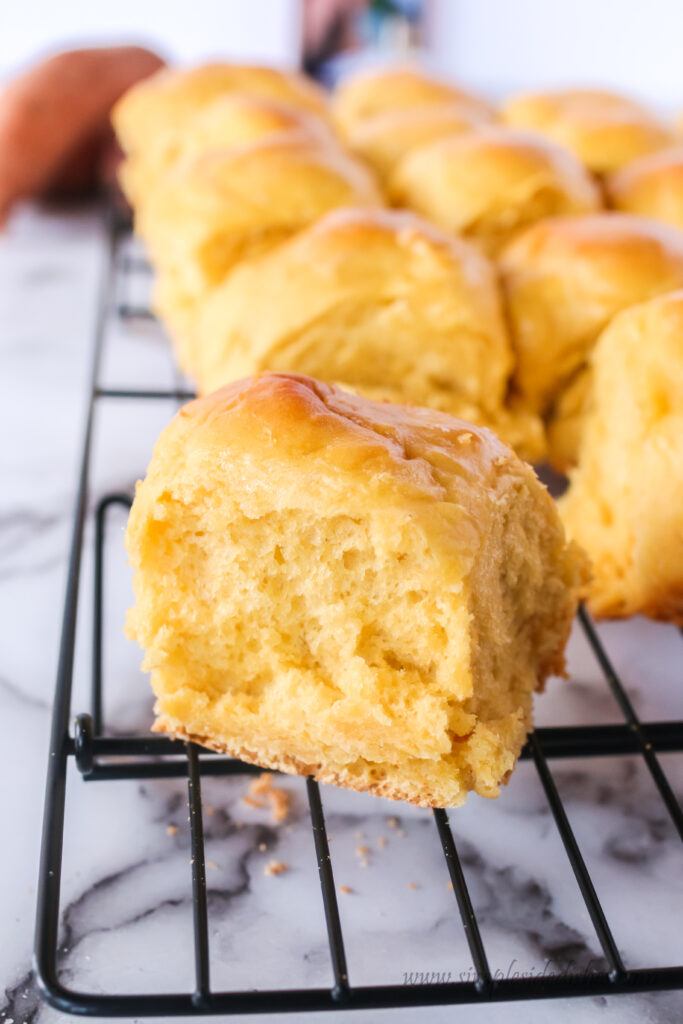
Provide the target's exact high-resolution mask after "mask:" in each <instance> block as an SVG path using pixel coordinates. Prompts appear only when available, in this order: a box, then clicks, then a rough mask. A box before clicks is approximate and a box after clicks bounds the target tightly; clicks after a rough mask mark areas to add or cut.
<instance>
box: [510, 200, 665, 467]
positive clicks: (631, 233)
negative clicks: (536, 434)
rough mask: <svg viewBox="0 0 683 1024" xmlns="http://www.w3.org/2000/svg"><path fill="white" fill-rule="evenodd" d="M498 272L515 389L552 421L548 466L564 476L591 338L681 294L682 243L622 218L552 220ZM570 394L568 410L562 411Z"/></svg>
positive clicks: (526, 237) (522, 240)
mask: <svg viewBox="0 0 683 1024" xmlns="http://www.w3.org/2000/svg"><path fill="white" fill-rule="evenodd" d="M500 268H501V274H502V281H503V288H504V293H505V296H506V301H507V311H508V317H509V322H510V327H511V330H512V341H513V345H514V347H515V350H516V357H517V369H516V373H515V387H516V390H517V391H518V392H519V393H520V395H521V397H522V399H523V401H524V402H525V404H526V405H527V406H528V407H529V408H531V409H533V410H535V411H536V412H539V413H542V414H545V415H547V416H548V418H549V420H550V421H551V429H550V456H551V459H552V460H553V462H554V463H555V464H556V465H558V466H559V467H560V468H562V467H564V466H565V465H567V464H571V462H572V461H573V458H574V455H575V452H573V451H572V450H571V449H572V445H573V444H575V438H576V434H577V432H578V422H577V419H576V417H578V419H579V420H580V418H581V414H580V401H579V397H580V395H581V393H582V391H583V390H585V383H582V382H580V381H578V377H579V375H580V374H581V373H583V372H584V371H585V366H586V360H587V358H588V356H589V353H590V350H591V349H592V347H593V345H594V344H595V341H596V339H597V337H598V334H599V333H600V331H601V330H602V329H603V328H604V327H605V326H606V324H607V323H609V321H610V320H611V319H612V317H613V316H615V314H616V313H618V312H620V311H621V310H622V309H625V308H626V307H627V306H631V305H633V304H634V303H636V302H641V301H643V300H644V299H647V298H651V297H654V296H655V295H658V294H661V293H663V292H667V291H671V290H672V289H673V288H679V287H683V233H682V232H679V231H677V230H676V229H675V228H672V227H668V226H667V225H664V224H660V223H658V222H657V221H654V220H647V219H645V218H644V217H635V216H631V215H629V214H622V213H601V214H595V215H593V216H588V217H554V218H549V219H548V220H544V221H541V222H540V223H538V224H535V225H534V226H533V227H531V228H529V229H528V230H527V231H525V232H524V234H523V235H520V237H519V238H517V239H516V240H515V241H513V242H512V244H511V245H510V246H508V248H507V249H506V250H505V252H504V253H503V255H502V258H501V262H500ZM570 385H571V386H572V389H573V391H572V393H570V399H571V401H569V405H568V407H565V408H564V409H562V406H561V401H562V396H563V393H564V392H565V391H566V389H567V388H568V387H569V386H570ZM577 402H578V406H579V408H578V410H577ZM558 403H560V404H559V406H558ZM566 419H568V421H569V422H568V424H567V423H565V420H566ZM565 426H566V427H567V430H566V431H565V430H564V427H565Z"/></svg>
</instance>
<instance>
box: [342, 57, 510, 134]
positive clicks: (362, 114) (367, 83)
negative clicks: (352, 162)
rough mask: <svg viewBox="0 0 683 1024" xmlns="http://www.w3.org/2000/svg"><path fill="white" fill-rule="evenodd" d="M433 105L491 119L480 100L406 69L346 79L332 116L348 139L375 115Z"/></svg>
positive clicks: (380, 70) (413, 69) (486, 108)
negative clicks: (449, 106)
mask: <svg viewBox="0 0 683 1024" xmlns="http://www.w3.org/2000/svg"><path fill="white" fill-rule="evenodd" d="M436 103H445V104H452V103H457V104H458V105H459V106H461V107H463V106H469V107H470V108H471V109H472V110H474V111H479V112H480V113H481V114H482V115H485V116H486V115H488V116H491V107H490V106H489V104H488V103H486V102H485V101H484V100H482V99H480V97H478V96H474V95H473V94H472V93H470V92H467V91H465V90H464V89H461V88H459V87H458V86H457V85H454V84H453V83H452V82H446V81H444V80H443V79H441V78H436V77H435V76H433V75H430V74H428V73H427V72H425V71H419V70H418V69H417V68H410V67H388V68H373V69H372V70H370V71H360V72H359V73H358V74H355V75H351V76H350V77H349V78H346V79H345V80H344V81H343V82H342V83H341V84H340V85H339V86H337V89H336V91H335V92H334V94H333V96H332V114H333V117H334V121H335V124H336V125H337V128H338V129H339V131H340V132H341V133H342V135H344V136H346V137H348V138H350V137H351V133H352V131H353V129H354V128H355V126H356V125H358V123H359V122H360V121H364V120H366V119H367V118H369V117H374V116H375V115H376V114H385V113H387V112H388V111H390V110H407V109H408V108H409V107H422V106H424V105H425V104H436Z"/></svg>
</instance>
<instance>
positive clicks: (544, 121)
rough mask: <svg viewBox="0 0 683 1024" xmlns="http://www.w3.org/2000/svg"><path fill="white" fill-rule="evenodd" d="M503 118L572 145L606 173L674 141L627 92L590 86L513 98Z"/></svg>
mask: <svg viewBox="0 0 683 1024" xmlns="http://www.w3.org/2000/svg"><path fill="white" fill-rule="evenodd" d="M501 116H502V118H503V120H504V121H505V122H506V123H507V124H510V125H513V126H515V127H518V128H532V129H533V130H534V131H537V132H540V133H541V134H543V135H547V136H548V138H550V139H553V140H554V141H555V142H559V143H561V144H562V145H563V146H566V147H567V148H568V149H571V150H572V152H574V153H575V154H576V155H577V156H578V157H579V159H580V160H582V161H583V162H584V163H585V164H586V166H587V167H589V168H590V170H591V171H595V172H596V173H597V174H604V173H605V172H607V171H614V170H616V168H618V167H623V166H624V164H627V163H630V161H631V160H635V159H636V158H637V157H639V156H643V155H644V154H645V153H653V152H654V151H655V150H658V149H663V148H664V147H665V146H670V145H671V144H672V141H673V140H672V132H671V131H670V129H669V128H668V127H667V126H666V125H665V124H664V123H663V122H662V121H660V120H659V119H658V118H657V117H655V115H654V114H652V113H651V112H650V111H649V110H646V109H645V108H644V107H643V106H641V105H640V104H639V103H636V102H635V101H634V100H632V99H629V98H628V97H626V96H618V95H616V94H615V93H611V92H600V91H598V90H590V89H570V90H564V91H558V92H534V93H525V94H523V95H519V96H513V97H512V98H511V99H509V100H508V101H507V103H506V104H505V105H504V106H503V109H502V111H501Z"/></svg>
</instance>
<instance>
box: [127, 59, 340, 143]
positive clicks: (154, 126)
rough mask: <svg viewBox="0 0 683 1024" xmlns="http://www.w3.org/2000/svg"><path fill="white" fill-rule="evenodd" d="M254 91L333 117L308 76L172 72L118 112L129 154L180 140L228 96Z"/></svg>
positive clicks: (234, 68)
mask: <svg viewBox="0 0 683 1024" xmlns="http://www.w3.org/2000/svg"><path fill="white" fill-rule="evenodd" d="M236 92H238V93H248V94H249V95H251V96H258V97H261V98H262V99H270V100H276V101H280V102H285V103H288V104H290V105H291V106H295V107H299V108H301V109H302V110H308V111H310V112H311V113H314V114H317V115H318V116H319V117H326V116H327V99H326V96H325V93H324V92H323V91H322V90H321V89H320V88H319V87H318V86H317V85H315V83H314V82H312V81H311V80H310V79H308V78H306V77H305V76H304V75H300V74H297V73H296V72H291V71H278V70H277V69H276V68H268V67H259V66H254V65H247V64H218V63H216V64H204V65H202V66H201V67H195V68H166V69H164V70H163V71H160V72H159V73H158V74H156V75H153V76H152V77H151V78H148V79H147V80H146V81H145V82H141V83H140V84H139V85H137V86H135V87H134V88H133V89H131V90H129V92H127V93H126V95H125V96H124V97H123V98H122V99H121V100H119V102H118V103H117V105H116V107H115V108H114V111H113V114H112V122H113V124H114V128H115V131H116V135H117V138H118V140H119V143H120V144H121V147H122V149H123V150H124V152H125V153H136V152H139V151H142V150H147V149H149V147H150V145H151V144H152V143H153V142H156V140H157V139H159V140H161V139H163V140H164V141H166V140H168V141H170V139H171V138H173V139H176V140H177V139H180V138H182V135H183V134H184V132H185V130H186V129H187V127H188V126H189V125H190V124H191V122H192V120H193V119H194V118H195V117H196V115H197V114H198V113H199V112H200V111H201V110H202V108H203V107H205V106H206V105H207V104H208V103H210V102H211V101H212V100H215V99H216V98H217V97H218V96H223V95H226V94H228V93H236Z"/></svg>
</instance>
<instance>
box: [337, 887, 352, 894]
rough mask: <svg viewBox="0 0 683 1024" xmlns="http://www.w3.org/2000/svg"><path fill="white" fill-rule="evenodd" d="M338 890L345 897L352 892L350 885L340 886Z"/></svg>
mask: <svg viewBox="0 0 683 1024" xmlns="http://www.w3.org/2000/svg"><path fill="white" fill-rule="evenodd" d="M338 888H339V892H343V893H344V895H345V896H348V895H350V893H352V892H353V889H352V888H351V886H350V885H340V886H339V887H338Z"/></svg>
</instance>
